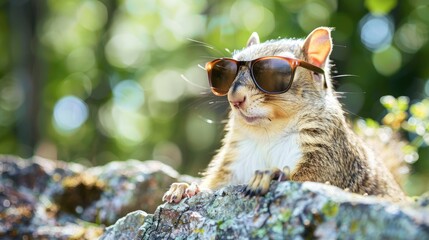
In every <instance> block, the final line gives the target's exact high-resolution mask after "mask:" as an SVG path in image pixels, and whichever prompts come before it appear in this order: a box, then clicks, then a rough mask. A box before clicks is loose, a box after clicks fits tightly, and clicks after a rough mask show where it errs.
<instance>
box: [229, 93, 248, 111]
mask: <svg viewBox="0 0 429 240" xmlns="http://www.w3.org/2000/svg"><path fill="white" fill-rule="evenodd" d="M237 95H238V96H237ZM245 101H246V96H244V95H241V94H232V96H231V97H230V99H229V102H230V103H231V105H232V106H234V107H235V108H240V107H242V106H243V104H244V102H245Z"/></svg>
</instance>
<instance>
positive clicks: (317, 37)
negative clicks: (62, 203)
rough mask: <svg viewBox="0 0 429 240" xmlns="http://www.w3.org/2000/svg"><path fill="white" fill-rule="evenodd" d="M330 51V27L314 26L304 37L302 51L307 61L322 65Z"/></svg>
mask: <svg viewBox="0 0 429 240" xmlns="http://www.w3.org/2000/svg"><path fill="white" fill-rule="evenodd" d="M331 52H332V39H331V28H327V27H319V28H316V29H314V30H313V31H312V32H311V33H310V34H309V35H308V36H307V38H306V39H305V42H304V53H305V55H306V57H307V60H308V62H309V63H311V64H313V65H316V66H318V67H323V66H324V65H325V62H326V60H327V59H328V57H329V55H330V54H331Z"/></svg>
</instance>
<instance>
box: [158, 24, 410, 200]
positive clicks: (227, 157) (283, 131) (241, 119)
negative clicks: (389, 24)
mask: <svg viewBox="0 0 429 240" xmlns="http://www.w3.org/2000/svg"><path fill="white" fill-rule="evenodd" d="M331 30H332V29H331V28H328V27H319V28H316V29H314V30H313V31H312V32H311V33H310V34H309V35H308V36H307V37H306V38H305V39H278V40H269V41H266V42H264V43H260V40H259V36H258V35H257V33H253V34H252V35H251V36H250V38H249V40H248V42H247V46H246V47H245V48H244V49H242V50H240V51H235V52H234V53H233V57H232V59H234V60H236V61H252V60H254V59H259V58H261V57H267V56H280V57H285V58H288V59H296V60H300V61H305V62H306V63H309V64H311V65H313V66H316V67H318V68H321V69H323V70H324V72H325V77H324V78H322V77H321V76H320V75H321V74H319V73H316V72H315V71H312V70H309V69H307V68H304V67H297V68H296V71H295V73H294V75H295V76H294V78H293V81H292V83H291V85H290V88H289V89H288V90H287V91H286V92H284V93H280V94H270V93H266V92H264V91H261V90H260V89H259V88H258V86H256V84H255V81H254V80H252V78H255V73H254V72H253V73H251V69H250V68H251V67H252V66H249V65H246V66H240V67H239V69H238V70H237V74H236V75H235V76H234V80H233V82H232V83H231V86H230V87H229V90H227V92H225V95H227V98H228V101H229V103H230V106H231V111H230V113H229V120H228V122H227V124H226V127H225V131H226V134H225V136H224V138H223V142H222V143H223V144H222V146H221V148H220V149H219V150H218V152H217V154H216V155H215V156H214V158H213V159H212V161H211V162H210V164H209V166H208V168H207V170H206V171H205V173H204V175H203V177H202V180H201V183H200V184H196V183H191V184H190V185H189V184H187V183H173V184H172V185H171V187H170V189H169V190H168V191H167V192H166V193H165V195H164V197H163V201H167V202H169V203H172V202H174V203H177V202H179V201H180V200H181V199H183V198H185V197H192V196H194V195H195V194H197V193H198V192H200V191H205V190H207V191H211V190H216V189H219V188H221V187H223V186H226V185H232V184H247V187H246V189H245V191H246V192H245V193H246V194H247V195H264V194H265V193H267V192H268V190H269V186H270V183H271V180H274V179H279V180H291V181H297V182H304V181H313V182H320V183H329V184H331V185H334V186H337V187H339V188H342V189H345V190H347V191H350V192H353V193H358V194H362V195H376V196H379V197H383V198H386V199H390V200H392V201H402V200H404V199H405V194H404V192H403V191H402V189H401V188H400V186H399V184H398V183H397V182H396V181H395V179H394V177H393V175H392V173H391V172H390V171H389V169H387V167H386V166H385V165H384V163H383V159H379V158H378V156H379V155H377V154H376V153H374V152H373V151H372V149H371V148H370V147H369V146H368V145H366V144H365V142H364V141H363V140H362V139H361V138H360V137H359V136H358V135H357V134H356V133H354V132H353V130H352V129H351V127H350V126H349V124H348V122H347V120H346V117H345V113H344V111H343V110H342V107H341V104H340V102H339V101H338V99H337V94H336V93H335V91H334V90H333V86H332V83H331V77H330V67H331V65H330V60H329V56H330V54H331V52H332V46H333V43H332V38H331ZM293 61H295V60H293ZM259 65H260V64H259ZM255 67H257V66H256V64H253V68H255ZM259 68H261V67H259ZM253 70H254V69H253ZM254 71H256V70H254ZM258 74H264V73H258ZM267 75H268V74H267ZM266 81H270V79H266Z"/></svg>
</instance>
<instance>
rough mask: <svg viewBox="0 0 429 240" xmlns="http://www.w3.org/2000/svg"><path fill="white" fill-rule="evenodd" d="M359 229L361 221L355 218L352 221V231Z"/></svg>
mask: <svg viewBox="0 0 429 240" xmlns="http://www.w3.org/2000/svg"><path fill="white" fill-rule="evenodd" d="M358 229H359V222H358V221H356V220H353V221H352V222H351V223H350V233H355V232H356V231H357V230H358Z"/></svg>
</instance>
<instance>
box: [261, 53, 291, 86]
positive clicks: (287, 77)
mask: <svg viewBox="0 0 429 240" xmlns="http://www.w3.org/2000/svg"><path fill="white" fill-rule="evenodd" d="M253 77H254V78H255V81H256V83H257V84H258V85H259V87H260V88H262V89H263V90H265V91H266V92H269V93H280V92H284V91H286V90H287V89H288V87H289V86H290V83H291V80H292V69H291V66H290V65H289V62H288V61H286V60H284V59H279V58H270V59H262V60H260V61H257V62H255V64H254V65H253Z"/></svg>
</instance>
